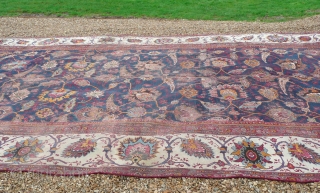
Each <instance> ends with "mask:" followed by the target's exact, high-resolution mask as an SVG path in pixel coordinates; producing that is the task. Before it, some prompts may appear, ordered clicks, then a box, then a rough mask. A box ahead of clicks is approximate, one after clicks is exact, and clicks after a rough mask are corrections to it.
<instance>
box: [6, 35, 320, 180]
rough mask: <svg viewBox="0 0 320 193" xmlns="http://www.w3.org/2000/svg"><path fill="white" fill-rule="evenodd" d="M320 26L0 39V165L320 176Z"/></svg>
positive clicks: (71, 171)
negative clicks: (301, 30) (310, 30)
mask: <svg viewBox="0 0 320 193" xmlns="http://www.w3.org/2000/svg"><path fill="white" fill-rule="evenodd" d="M319 61H320V34H304V35H299V34H294V35H292V34H291V35H290V34H280V35H279V34H277V35H275V34H252V35H225V36H221V35H219V36H214V35H212V36H188V37H187V36H186V37H85V38H51V39H48V38H38V39H31V38H29V39H28V38H16V39H0V88H1V93H0V120H1V122H0V133H1V138H0V140H1V141H0V170H1V171H30V172H39V173H44V174H54V175H83V174H93V173H103V174H116V175H126V176H138V177H182V176H184V177H206V178H232V177H247V178H262V179H272V180H281V181H294V182H314V181H319V180H320V153H319V152H320V151H319V149H320V124H319V122H320V62H319Z"/></svg>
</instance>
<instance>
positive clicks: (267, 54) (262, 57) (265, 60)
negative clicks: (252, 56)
mask: <svg viewBox="0 0 320 193" xmlns="http://www.w3.org/2000/svg"><path fill="white" fill-rule="evenodd" d="M269 55H270V52H262V54H261V59H262V60H263V61H264V62H265V63H267V58H268V56H269Z"/></svg>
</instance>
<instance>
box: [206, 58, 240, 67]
mask: <svg viewBox="0 0 320 193" xmlns="http://www.w3.org/2000/svg"><path fill="white" fill-rule="evenodd" d="M211 64H212V66H214V67H220V68H223V67H226V66H234V65H235V63H234V61H233V60H231V59H227V58H212V59H211Z"/></svg>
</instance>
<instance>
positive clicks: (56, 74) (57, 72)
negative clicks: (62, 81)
mask: <svg viewBox="0 0 320 193" xmlns="http://www.w3.org/2000/svg"><path fill="white" fill-rule="evenodd" d="M62 72H63V70H62V69H61V68H58V69H57V70H56V71H54V72H53V74H52V77H56V76H59V75H60V74H61V73H62Z"/></svg>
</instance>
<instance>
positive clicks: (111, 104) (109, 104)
mask: <svg viewBox="0 0 320 193" xmlns="http://www.w3.org/2000/svg"><path fill="white" fill-rule="evenodd" d="M113 95H114V94H111V95H110V96H109V98H108V99H107V102H106V109H107V111H108V112H111V113H115V112H117V111H119V110H120V109H119V106H117V105H116V104H115V103H114V102H113Z"/></svg>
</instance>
